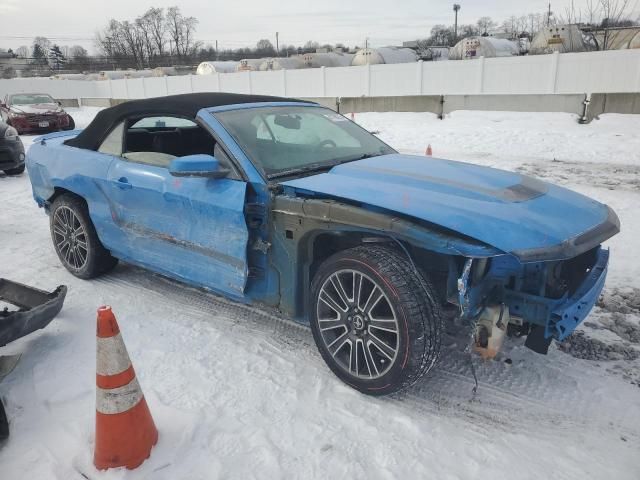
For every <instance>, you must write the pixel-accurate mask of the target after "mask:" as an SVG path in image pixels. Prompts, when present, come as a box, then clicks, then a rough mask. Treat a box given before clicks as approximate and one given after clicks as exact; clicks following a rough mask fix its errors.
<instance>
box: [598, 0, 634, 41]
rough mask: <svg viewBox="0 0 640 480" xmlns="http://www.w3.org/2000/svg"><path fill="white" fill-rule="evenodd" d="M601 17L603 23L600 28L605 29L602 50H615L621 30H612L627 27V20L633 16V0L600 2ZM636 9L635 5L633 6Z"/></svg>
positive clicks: (602, 0) (600, 0)
mask: <svg viewBox="0 0 640 480" xmlns="http://www.w3.org/2000/svg"><path fill="white" fill-rule="evenodd" d="M599 3H600V15H601V18H602V21H601V22H600V26H601V27H602V28H603V29H604V35H603V39H602V45H601V48H602V50H609V49H611V48H614V44H615V40H616V38H617V37H618V35H619V34H620V31H619V30H612V27H619V26H624V25H627V24H628V23H631V22H627V21H625V20H628V17H629V16H630V15H631V8H630V6H631V0H599ZM633 7H635V4H634V5H633Z"/></svg>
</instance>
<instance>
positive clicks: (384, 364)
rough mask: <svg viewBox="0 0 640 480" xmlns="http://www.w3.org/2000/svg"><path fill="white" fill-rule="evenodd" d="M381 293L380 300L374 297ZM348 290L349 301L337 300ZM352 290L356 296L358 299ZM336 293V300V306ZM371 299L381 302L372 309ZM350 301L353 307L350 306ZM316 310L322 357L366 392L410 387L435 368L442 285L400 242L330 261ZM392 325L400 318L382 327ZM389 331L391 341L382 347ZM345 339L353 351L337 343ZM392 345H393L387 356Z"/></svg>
mask: <svg viewBox="0 0 640 480" xmlns="http://www.w3.org/2000/svg"><path fill="white" fill-rule="evenodd" d="M354 272H355V273H354ZM358 279H359V280H358ZM350 281H352V284H353V285H352V286H349V282H350ZM337 283H340V286H338V285H337ZM367 284H370V287H369V288H370V292H371V293H369V290H367V289H366V287H365V285H367ZM356 285H358V286H356ZM374 285H375V286H377V287H378V289H379V291H380V292H382V294H383V295H382V296H380V292H378V291H376V290H375V288H374ZM338 288H341V289H342V295H340V293H339V292H338ZM356 290H357V291H358V293H357V294H356ZM321 295H322V299H321V298H320V296H321ZM327 295H329V296H331V297H332V299H329V298H327ZM367 295H368V298H367V300H366V303H364V306H363V305H362V304H363V302H362V300H355V299H357V298H359V299H364V298H365V297H367ZM377 297H380V300H377V301H375V302H374V301H371V299H372V298H377ZM341 298H343V300H342V301H341V303H338V304H336V303H335V302H338V301H340V299H341ZM344 298H346V300H348V301H351V302H352V304H351V306H350V307H349V306H348V302H347V301H344ZM325 300H329V303H327V302H326V301H325ZM331 300H333V302H334V303H333V306H329V304H330V303H332V302H331ZM383 300H384V302H383ZM370 301H371V303H372V305H373V306H372V307H370V308H369V309H367V307H368V306H369V304H370ZM345 306H346V307H348V309H347V311H345V312H342V310H343V307H345ZM341 307H342V308H341ZM338 310H340V312H339V311H338ZM309 312H310V320H311V331H312V332H313V338H314V340H315V342H316V345H317V347H318V350H319V351H320V354H321V355H322V358H323V359H324V361H325V362H326V363H327V365H328V366H329V368H330V369H331V370H332V371H333V373H335V374H336V376H338V378H340V379H341V380H342V381H343V382H345V383H346V384H348V385H350V386H352V387H353V388H355V389H357V390H359V391H360V392H362V393H366V394H368V395H387V394H390V393H393V392H397V391H399V390H402V389H404V388H406V387H408V386H410V385H412V384H413V383H415V382H416V381H417V380H418V379H419V378H420V377H422V376H423V375H424V374H425V373H427V372H428V371H429V370H430V369H431V368H432V367H433V366H434V365H435V363H436V361H437V359H438V356H439V353H440V340H441V334H442V313H441V310H440V306H439V303H438V301H437V295H436V293H435V290H434V289H433V287H432V286H431V284H430V283H429V281H428V280H427V279H425V278H424V277H423V275H421V274H420V273H418V272H417V271H416V270H415V269H414V267H413V266H412V264H411V263H410V262H409V260H408V259H407V257H406V255H405V254H404V253H402V252H398V251H396V250H394V249H392V248H387V247H384V246H379V245H370V246H359V247H355V248H351V249H349V250H345V251H342V252H339V253H336V254H335V255H333V256H331V257H330V258H328V259H327V260H326V261H324V263H322V265H321V266H320V268H319V269H318V271H317V273H316V274H315V276H314V279H313V282H312V284H311V295H310V306H309ZM374 312H376V313H375V317H378V318H377V319H376V318H375V317H374ZM354 313H355V314H354ZM332 316H335V317H336V318H333V317H332ZM320 317H322V318H320ZM358 317H360V318H358ZM382 317H385V318H384V319H383V318H382ZM389 318H393V320H389ZM380 322H390V323H387V324H382V323H380ZM342 323H344V325H342ZM321 324H322V326H323V327H321ZM363 324H364V326H363ZM376 325H377V326H376ZM385 325H392V326H391V327H389V330H388V331H387V330H386V329H381V327H382V326H385ZM321 328H322V329H321ZM381 330H382V331H381ZM392 330H396V331H397V333H392ZM345 335H346V337H345ZM372 335H373V336H372ZM383 335H384V337H383ZM374 339H375V340H374ZM381 339H382V340H383V341H384V342H383V343H384V345H383V346H385V348H379V347H377V345H378V344H379V343H378V342H380V340H381ZM333 342H336V343H333ZM341 342H342V343H343V344H346V345H348V346H349V350H348V357H349V358H348V359H347V358H346V356H347V355H346V353H347V352H346V351H345V350H346V347H344V348H343V347H339V348H338V349H337V350H336V347H335V345H339V344H340V343H341ZM354 345H355V357H353V356H352V355H353V350H354ZM367 345H368V346H367ZM365 346H367V350H368V352H366V351H365V350H364V349H365ZM372 346H373V347H374V348H373V349H372ZM330 349H331V350H330ZM387 349H388V350H387ZM393 349H395V351H394V352H395V353H393V356H391V352H392V350H393ZM384 351H386V352H387V353H385V355H384V356H383V355H382V354H383V353H384ZM385 356H386V359H385ZM347 364H348V365H347ZM371 364H373V365H374V368H371ZM352 367H353V368H352ZM378 367H380V368H378Z"/></svg>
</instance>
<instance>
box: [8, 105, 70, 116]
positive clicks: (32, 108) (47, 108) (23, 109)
mask: <svg viewBox="0 0 640 480" xmlns="http://www.w3.org/2000/svg"><path fill="white" fill-rule="evenodd" d="M11 110H12V111H14V112H17V113H28V114H39V115H41V114H43V113H44V114H46V113H59V112H62V107H60V105H58V104H56V103H37V104H33V105H18V104H14V105H11Z"/></svg>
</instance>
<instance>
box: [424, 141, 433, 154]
mask: <svg viewBox="0 0 640 480" xmlns="http://www.w3.org/2000/svg"><path fill="white" fill-rule="evenodd" d="M424 154H425V155H426V156H427V157H430V156H431V155H433V150H432V149H431V144H429V145H427V150H426V152H424Z"/></svg>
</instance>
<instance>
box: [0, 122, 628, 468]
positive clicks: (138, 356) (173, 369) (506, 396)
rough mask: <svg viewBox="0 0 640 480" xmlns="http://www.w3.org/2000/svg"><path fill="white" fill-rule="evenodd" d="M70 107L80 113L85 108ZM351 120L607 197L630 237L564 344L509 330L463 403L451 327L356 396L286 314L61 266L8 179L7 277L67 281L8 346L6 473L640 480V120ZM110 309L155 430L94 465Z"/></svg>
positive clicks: (129, 275) (2, 244)
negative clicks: (121, 458) (395, 391)
mask: <svg viewBox="0 0 640 480" xmlns="http://www.w3.org/2000/svg"><path fill="white" fill-rule="evenodd" d="M72 114H73V115H74V118H76V122H77V124H78V125H79V126H83V125H84V124H86V123H87V122H88V121H89V120H90V118H91V117H92V115H94V114H95V110H94V109H83V110H82V111H72ZM356 120H357V121H358V122H360V123H361V124H362V125H363V126H365V127H366V128H368V129H369V130H378V131H380V134H379V135H380V137H381V138H383V139H384V140H385V141H387V142H388V143H390V144H391V145H393V146H395V147H397V148H398V149H400V150H401V151H403V152H406V153H419V154H422V153H423V152H424V150H425V147H426V145H427V144H428V143H430V144H431V145H432V147H433V150H434V155H435V156H439V157H444V158H452V159H459V160H466V161H470V162H473V163H478V164H482V165H491V166H496V167H500V168H505V169H509V170H516V171H521V172H525V173H529V174H532V175H536V176H539V177H541V178H544V179H546V180H550V181H553V182H557V183H560V184H563V185H566V186H568V187H570V188H573V189H575V190H577V191H580V192H582V193H585V194H588V195H590V196H592V197H594V198H596V199H598V200H600V201H603V202H606V203H608V204H610V205H611V206H612V207H613V208H614V209H615V210H616V212H617V213H618V215H619V216H620V218H621V221H622V227H623V231H622V233H621V234H620V235H618V236H617V237H616V238H614V239H613V240H612V241H611V242H609V243H610V246H611V249H612V261H611V270H610V277H609V281H608V284H607V287H606V293H605V296H604V299H603V301H602V302H601V304H600V306H599V307H598V308H596V310H595V311H594V313H593V314H592V315H591V316H590V317H589V318H588V319H587V322H586V324H585V325H584V326H583V327H581V329H580V331H581V332H582V333H581V334H580V335H578V336H574V340H572V341H571V342H568V343H567V344H565V345H564V346H562V349H563V350H565V351H567V352H569V354H568V353H565V352H564V351H562V350H561V349H560V348H558V347H557V346H552V348H551V351H550V354H549V355H548V356H546V357H544V356H539V355H536V354H534V353H533V352H531V351H529V350H527V349H525V348H524V347H523V342H522V340H517V339H513V340H510V341H509V342H508V344H507V346H506V350H505V352H504V354H503V356H502V357H501V361H492V362H487V363H482V362H480V361H479V360H476V366H477V370H478V376H479V380H480V389H479V392H478V394H477V395H476V396H475V397H473V396H472V393H471V387H472V385H473V383H472V379H471V374H470V371H469V366H468V360H467V358H466V357H465V356H464V355H463V354H462V349H463V347H464V344H463V342H462V339H461V338H460V336H459V335H458V334H457V333H456V332H455V331H453V330H452V331H451V332H450V335H449V336H448V337H447V342H446V345H445V348H444V351H443V355H442V362H441V364H440V366H439V367H438V368H437V369H436V370H435V371H433V372H432V373H431V374H430V375H429V376H428V377H426V378H424V379H423V380H422V381H421V382H420V383H419V384H418V385H416V386H415V387H414V388H412V389H410V390H409V391H407V392H405V393H403V394H401V395H396V396H394V397H390V398H370V397H366V396H363V395H361V394H359V393H357V392H355V391H354V390H352V389H350V388H348V387H346V386H345V385H343V384H342V383H340V381H339V380H337V379H336V378H335V377H334V376H333V374H331V372H330V371H329V370H328V369H327V368H326V367H325V366H324V364H323V362H322V359H321V358H320V356H319V355H318V354H317V353H316V350H315V346H314V344H313V340H312V338H311V334H310V332H309V331H308V330H307V329H305V328H302V327H299V326H296V325H294V324H291V323H289V322H287V321H286V320H284V319H281V318H277V317H274V316H272V315H270V314H265V313H262V312H259V311H257V310H254V309H252V308H248V307H244V306H238V305H234V304H232V303H229V302H227V301H225V300H223V299H221V298H219V297H216V296H214V295H211V294H208V293H204V292H201V291H199V290H196V289H191V288H187V287H184V286H182V285H179V284H177V283H175V282H172V281H169V280H166V279H163V278H161V277H159V276H156V275H153V274H151V273H149V272H146V271H144V270H141V269H138V268H134V267H131V266H128V265H122V264H121V265H119V266H118V267H117V268H116V270H115V271H114V272H113V273H112V274H110V275H107V276H104V277H103V278H100V279H96V280H93V281H82V280H79V279H76V278H74V277H72V276H71V275H70V274H68V273H67V272H66V271H65V270H64V268H63V267H62V266H61V265H60V263H59V262H58V259H57V257H56V255H55V253H54V251H53V248H52V246H51V241H50V237H49V229H48V221H47V217H46V216H45V215H44V213H43V212H42V211H40V210H38V208H37V207H36V205H35V204H34V202H33V200H32V198H31V191H30V185H29V180H28V177H27V176H26V175H24V176H22V177H0V205H2V210H1V212H0V276H2V277H9V278H12V279H13V280H16V281H21V282H25V283H29V284H32V285H35V286H38V287H41V288H46V289H53V288H54V287H55V286H56V285H58V284H62V283H64V284H67V285H68V286H69V295H68V296H67V300H66V303H65V307H64V309H63V311H62V312H61V314H60V315H59V317H58V318H57V319H56V320H55V321H54V322H53V323H52V324H51V325H50V326H49V327H48V328H47V329H45V330H43V331H40V332H38V333H36V334H33V335H31V336H30V337H28V338H26V339H23V340H22V341H20V342H16V343H14V344H13V345H10V346H8V347H5V348H3V349H0V355H2V354H7V353H15V352H22V359H21V361H20V363H19V364H18V365H17V367H16V369H15V370H14V371H13V372H12V373H11V374H10V375H9V376H7V377H6V378H5V379H4V381H3V382H2V383H0V395H1V396H2V398H3V399H4V401H5V404H6V406H7V414H8V416H9V417H10V419H11V429H12V433H11V438H10V440H9V441H8V442H7V443H6V444H5V445H4V446H3V447H0V479H2V480H5V479H7V480H14V479H16V480H19V479H30V480H31V479H38V480H46V479H56V480H73V479H79V480H81V479H83V478H85V477H86V478H91V479H152V480H156V479H160V480H162V479H171V480H174V479H194V480H195V479H213V478H225V479H227V478H229V479H248V478H268V479H275V478H304V479H307V478H354V479H355V478H368V479H377V478H381V479H387V478H388V479H392V478H406V479H414V478H416V479H417V478H419V479H469V478H479V477H485V478H491V479H494V480H499V479H529V478H531V479H539V478H558V479H581V480H582V479H602V478H615V479H630V480H637V479H638V478H640V461H639V456H638V454H639V452H640V389H639V388H638V380H639V379H640V363H639V361H638V360H637V358H636V359H635V360H633V358H634V357H637V355H638V352H640V300H639V299H640V279H639V277H640V276H639V274H640V262H639V261H638V259H639V258H640V242H639V241H638V238H640V177H639V175H638V174H639V173H640V135H639V133H638V132H640V116H625V115H606V116H603V117H602V119H600V120H596V121H594V122H593V123H592V124H590V125H578V124H577V122H576V119H575V117H574V116H572V115H567V114H523V113H502V112H492V113H489V112H455V113H454V114H453V115H451V116H450V117H449V118H447V119H446V120H444V121H440V120H437V119H436V117H435V116H433V115H431V114H422V113H420V114H418V113H415V114H414V113H384V114H382V113H379V114H373V113H371V114H358V115H357V118H356ZM24 140H25V143H30V142H31V141H32V138H28V137H25V139H24ZM425 168H428V159H425ZM104 303H107V304H111V305H112V306H113V308H114V311H115V313H116V315H117V317H118V320H119V322H120V328H121V330H122V332H123V335H124V338H125V341H126V343H127V346H128V348H129V353H130V354H131V357H132V360H133V362H134V365H135V368H136V371H137V374H138V377H139V379H140V381H141V384H142V386H143V388H144V391H145V394H146V398H147V401H148V403H149V405H150V408H151V411H152V413H153V415H154V418H155V421H156V424H157V426H158V428H159V431H160V441H159V443H158V445H157V447H156V448H154V450H153V452H152V456H151V458H150V459H149V460H148V461H147V462H145V463H144V464H143V465H142V466H141V467H140V468H139V469H137V470H135V471H125V470H113V471H109V472H103V473H100V472H96V471H95V470H94V469H93V466H92V444H93V422H94V401H95V398H94V388H95V387H94V385H95V383H94V382H95V375H94V374H95V370H94V368H95V363H94V362H95V359H94V357H95V339H94V338H95V311H96V308H97V307H98V306H99V305H101V304H104ZM576 357H579V358H576ZM507 358H508V359H510V360H511V363H509V362H505V361H502V360H505V359H507ZM585 358H588V359H591V360H586V359H585ZM594 359H595V360H594ZM616 359H617V360H616ZM80 472H81V473H80ZM82 475H84V476H82Z"/></svg>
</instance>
